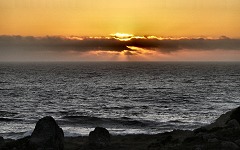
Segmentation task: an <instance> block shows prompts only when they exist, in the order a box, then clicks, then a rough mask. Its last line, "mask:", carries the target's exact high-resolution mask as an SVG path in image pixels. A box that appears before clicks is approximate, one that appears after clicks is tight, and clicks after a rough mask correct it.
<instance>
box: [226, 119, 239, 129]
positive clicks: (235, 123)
mask: <svg viewBox="0 0 240 150" xmlns="http://www.w3.org/2000/svg"><path fill="white" fill-rule="evenodd" d="M227 126H228V127H231V128H240V125H239V122H238V121H237V120H236V119H232V120H230V121H228V122H227Z"/></svg>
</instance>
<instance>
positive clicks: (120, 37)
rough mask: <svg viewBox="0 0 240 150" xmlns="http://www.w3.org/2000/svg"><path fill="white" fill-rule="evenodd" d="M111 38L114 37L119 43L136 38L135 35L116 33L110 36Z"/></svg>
mask: <svg viewBox="0 0 240 150" xmlns="http://www.w3.org/2000/svg"><path fill="white" fill-rule="evenodd" d="M110 36H112V37H113V38H115V39H117V40H119V41H129V40H131V39H132V38H133V37H134V35H133V34H128V33H115V34H110Z"/></svg>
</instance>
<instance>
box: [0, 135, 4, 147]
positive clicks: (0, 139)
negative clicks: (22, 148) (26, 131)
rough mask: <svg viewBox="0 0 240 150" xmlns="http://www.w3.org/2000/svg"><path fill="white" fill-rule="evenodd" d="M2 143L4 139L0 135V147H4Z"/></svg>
mask: <svg viewBox="0 0 240 150" xmlns="http://www.w3.org/2000/svg"><path fill="white" fill-rule="evenodd" d="M4 145H5V141H4V139H3V137H1V136H0V149H1V148H2V147H4Z"/></svg>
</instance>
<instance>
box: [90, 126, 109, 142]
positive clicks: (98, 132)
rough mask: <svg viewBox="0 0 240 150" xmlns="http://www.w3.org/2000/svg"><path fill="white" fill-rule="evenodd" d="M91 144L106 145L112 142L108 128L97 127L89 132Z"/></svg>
mask: <svg viewBox="0 0 240 150" xmlns="http://www.w3.org/2000/svg"><path fill="white" fill-rule="evenodd" d="M88 138H89V144H90V145H94V146H97V147H105V146H109V144H110V134H109V132H108V130H107V129H105V128H102V127H96V128H95V129H94V131H91V132H90V133H89V137H88Z"/></svg>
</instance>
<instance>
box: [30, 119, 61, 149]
mask: <svg viewBox="0 0 240 150" xmlns="http://www.w3.org/2000/svg"><path fill="white" fill-rule="evenodd" d="M29 149H31V150H63V149H64V134H63V130H62V129H61V128H60V127H59V126H58V125H57V123H56V121H55V120H54V119H53V118H52V117H50V116H47V117H44V118H42V119H40V120H39V121H38V122H37V124H36V126H35V129H34V131H33V133H32V135H31V138H30V140H29Z"/></svg>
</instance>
